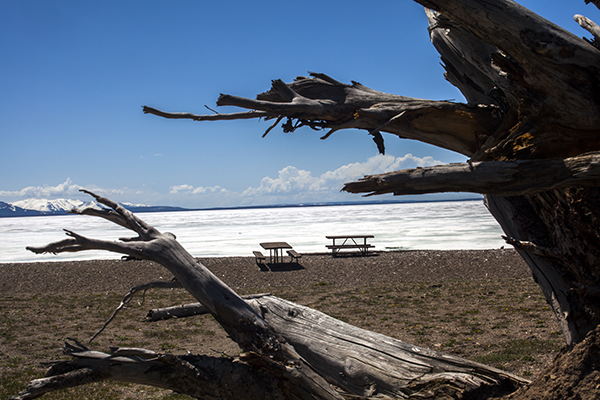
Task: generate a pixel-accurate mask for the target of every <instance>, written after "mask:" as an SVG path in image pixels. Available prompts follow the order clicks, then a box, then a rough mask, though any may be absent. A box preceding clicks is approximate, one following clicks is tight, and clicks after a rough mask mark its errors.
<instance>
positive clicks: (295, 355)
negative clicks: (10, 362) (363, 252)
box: [16, 192, 527, 399]
mask: <svg viewBox="0 0 600 400" xmlns="http://www.w3.org/2000/svg"><path fill="white" fill-rule="evenodd" d="M86 193H89V194H90V195H92V196H94V197H95V198H96V200H97V201H98V202H99V203H101V204H104V205H106V206H108V207H109V208H110V209H104V210H101V211H97V210H96V211H91V210H90V209H89V208H85V209H79V210H75V211H74V212H75V213H78V214H93V215H95V216H100V217H103V218H107V219H110V220H112V221H113V222H115V223H118V224H119V225H121V226H125V227H128V228H129V229H131V230H133V231H135V232H136V233H137V234H138V237H136V238H133V239H121V242H109V241H104V240H95V239H89V238H86V237H84V236H81V235H79V234H75V233H74V232H67V234H68V235H69V236H71V238H70V239H67V240H64V241H60V242H56V243H51V244H48V245H46V246H42V247H28V249H29V250H31V251H34V252H36V253H46V252H52V253H60V252H62V251H82V250H88V249H96V250H98V249H100V250H110V251H116V252H119V253H123V254H127V255H131V256H136V257H138V258H142V259H149V260H152V261H155V262H158V263H160V264H161V265H163V266H164V267H166V268H167V269H169V271H171V273H173V275H174V276H175V277H176V278H177V280H178V282H180V283H181V285H182V286H183V287H184V288H185V289H186V290H187V291H188V292H190V294H192V295H193V296H194V297H195V298H196V299H197V300H198V301H199V302H200V303H201V304H202V305H203V306H204V307H205V308H206V310H207V311H208V312H210V313H211V314H212V315H213V316H214V317H215V319H216V320H217V321H218V322H219V323H220V324H221V326H223V328H224V329H225V331H227V333H228V334H229V335H230V336H231V338H232V339H233V340H235V341H236V342H237V343H238V344H239V346H240V347H241V348H242V350H244V351H245V354H244V355H243V356H241V357H240V358H235V359H229V360H227V362H224V361H222V360H221V361H218V362H217V361H216V359H214V358H210V357H204V356H179V357H174V356H167V355H161V354H155V353H152V352H148V351H146V350H140V349H137V350H127V351H125V350H120V351H116V352H113V353H112V354H106V353H99V352H95V351H90V350H89V349H87V348H85V346H82V345H80V344H79V345H77V346H72V345H69V346H67V352H68V353H69V354H70V355H72V356H73V357H74V358H75V359H74V360H72V361H69V362H61V363H59V364H56V365H55V366H54V367H53V368H51V369H50V371H49V375H48V376H47V377H46V378H43V379H41V380H36V381H33V382H32V384H31V385H30V387H29V388H27V389H26V390H25V391H24V392H23V393H21V395H20V396H19V397H16V398H19V399H30V398H34V397H35V396H37V394H39V393H41V392H43V391H47V390H57V389H59V388H64V387H71V386H74V385H78V384H85V383H87V382H90V381H98V380H102V379H113V380H122V381H125V382H135V383H143V384H148V385H154V386H159V387H164V388H170V389H173V390H177V391H179V392H181V393H186V394H189V395H191V396H194V397H198V398H204V397H206V396H209V395H210V396H213V397H216V398H231V396H233V397H235V396H237V397H239V396H243V393H245V391H247V390H248V389H249V387H250V386H251V385H254V384H255V383H256V382H262V383H261V384H260V386H261V387H262V389H256V390H258V392H257V393H258V394H256V396H257V397H256V398H267V397H268V398H285V399H341V398H345V397H346V398H347V397H348V396H350V397H351V396H363V397H364V398H375V397H378V396H380V395H386V396H390V397H392V398H407V397H409V396H420V397H419V398H427V396H429V398H435V396H436V395H437V394H439V393H445V394H449V393H450V394H452V395H453V396H461V395H463V394H465V393H468V392H474V391H478V390H490V391H499V392H502V393H505V392H510V391H512V390H515V389H516V388H517V387H519V386H521V385H523V384H525V383H527V381H526V380H523V379H522V378H519V377H517V376H514V375H511V374H508V373H505V372H503V371H500V370H497V369H494V368H491V367H488V366H485V365H482V364H478V363H475V362H471V361H468V360H465V359H461V358H458V357H455V356H450V355H446V354H443V353H440V352H436V351H432V350H427V349H424V348H420V347H417V346H413V345H409V344H406V343H403V342H401V341H399V340H396V339H392V338H388V337H386V336H384V335H380V334H375V333H371V332H368V331H365V330H362V329H359V328H356V327H353V326H351V325H349V324H346V323H343V322H341V321H338V320H336V319H334V318H331V317H328V316H326V315H325V314H323V313H320V312H318V311H316V310H312V309H309V308H307V307H303V306H299V305H297V304H294V303H291V302H288V301H286V300H282V299H279V298H276V297H273V296H269V295H261V296H258V297H255V298H249V299H248V300H244V299H242V298H240V297H239V296H238V295H237V294H236V293H235V292H233V291H232V290H231V289H230V288H229V287H227V286H226V285H225V284H224V283H223V282H222V281H220V280H219V279H218V278H217V277H215V276H214V275H213V274H212V273H211V272H210V271H209V270H208V269H206V268H205V267H204V266H203V265H202V264H200V263H199V262H198V261H196V260H195V259H194V258H193V257H192V256H191V255H190V254H189V253H188V252H187V251H185V249H184V248H183V247H181V245H179V244H178V243H177V241H176V239H175V237H174V235H172V234H162V233H160V232H159V231H158V230H157V229H156V228H154V227H152V226H150V225H148V224H146V223H145V222H144V221H142V220H141V219H139V218H138V217H137V216H135V215H134V214H132V213H131V212H129V211H127V210H126V209H124V208H123V207H121V206H120V205H118V204H117V203H115V202H113V201H111V200H109V199H106V198H104V197H100V196H97V195H95V194H93V193H91V192H86ZM149 371H152V373H149ZM207 371H209V372H207ZM245 371H247V373H246V372H245ZM242 373H244V374H245V375H244V376H243V377H240V379H237V380H233V381H232V379H231V376H230V374H242ZM217 378H218V379H217ZM242 378H243V379H242ZM225 383H226V384H227V387H226V388H224V387H222V385H224V384H225ZM330 383H333V385H334V386H331V385H330ZM274 387H277V388H279V390H276V391H273V390H272V389H273V388H274ZM484 388H485V389H484ZM253 395H254V394H253ZM423 396H425V397H423Z"/></svg>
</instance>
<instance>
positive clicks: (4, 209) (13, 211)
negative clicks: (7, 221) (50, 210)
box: [0, 201, 44, 217]
mask: <svg viewBox="0 0 600 400" xmlns="http://www.w3.org/2000/svg"><path fill="white" fill-rule="evenodd" d="M33 215H44V213H43V212H41V211H36V210H26V209H24V208H21V207H17V206H15V205H13V204H9V203H5V202H3V201H0V217H28V216H33Z"/></svg>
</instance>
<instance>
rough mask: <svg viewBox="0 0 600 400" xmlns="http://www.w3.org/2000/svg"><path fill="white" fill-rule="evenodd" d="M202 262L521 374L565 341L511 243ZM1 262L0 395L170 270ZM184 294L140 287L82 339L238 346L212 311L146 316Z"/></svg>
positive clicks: (196, 348)
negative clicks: (1, 383)
mask: <svg viewBox="0 0 600 400" xmlns="http://www.w3.org/2000/svg"><path fill="white" fill-rule="evenodd" d="M200 261H201V262H202V263H203V264H204V265H206V266H207V267H208V268H209V269H210V270H211V271H212V272H213V273H214V274H215V275H217V276H218V277H219V278H221V279H222V280H223V281H224V282H225V283H227V284H228V285H229V286H231V287H232V288H233V289H235V290H236V291H237V292H238V293H239V294H251V293H263V292H270V293H272V294H275V295H278V296H280V297H284V298H287V299H289V300H292V301H294V302H297V303H300V304H303V305H307V306H311V307H313V308H316V309H319V310H321V311H323V312H325V313H327V314H329V315H332V316H334V317H336V318H339V319H341V320H344V321H346V322H349V323H352V324H354V325H356V326H359V327H362V328H366V329H369V330H373V331H377V332H380V333H383V334H386V335H389V336H392V337H396V338H398V339H401V340H403V341H406V342H409V343H414V344H418V345H420V346H423V347H429V348H433V349H436V350H441V351H444V352H447V353H452V354H456V355H459V356H461V357H465V358H469V359H472V360H476V361H479V362H483V363H486V364H489V365H492V366H495V367H498V368H501V369H504V370H507V371H510V372H513V373H516V374H518V375H521V376H524V377H525V378H528V379H533V378H535V377H536V376H537V375H538V374H539V373H540V372H541V371H542V369H543V368H544V366H546V365H547V364H548V363H549V361H550V360H551V359H553V358H554V357H555V356H556V354H557V353H558V352H559V351H560V349H561V347H562V344H563V341H562V334H561V333H560V329H559V328H558V326H557V324H556V322H555V318H554V316H553V314H552V312H551V310H550V309H549V307H548V306H547V304H546V302H545V300H544V298H543V295H542V293H541V292H540V290H539V288H538V286H537V285H536V284H535V283H534V282H533V280H532V278H531V276H530V273H529V271H528V269H527V267H526V265H525V264H524V262H523V261H522V259H521V258H520V257H519V256H518V254H517V253H516V252H515V251H514V250H508V249H498V250H473V251H400V252H380V253H375V254H373V255H371V256H368V257H354V256H340V257H335V258H334V257H332V256H331V255H330V254H306V255H304V256H303V257H302V259H301V260H300V262H299V263H287V262H286V263H283V264H279V265H266V266H258V265H257V264H256V262H255V259H254V258H253V257H226V258H203V259H200ZM0 271H1V273H0V307H1V311H0V313H1V314H0V315H1V316H2V318H1V319H0V364H1V365H2V367H1V368H0V373H1V374H3V375H4V379H5V382H6V381H7V380H10V382H11V384H12V386H11V387H10V388H9V389H6V390H8V391H10V390H12V392H10V393H9V392H1V391H0V397H3V395H5V394H15V390H17V391H18V390H20V389H21V388H22V387H23V386H24V385H25V384H26V382H27V381H28V380H29V379H31V377H39V376H41V375H42V374H43V371H44V369H43V368H41V367H39V363H40V362H41V361H47V360H53V359H59V358H64V356H62V354H61V347H62V343H63V341H64V339H65V338H66V337H74V338H76V339H78V340H81V341H86V340H87V339H89V338H90V337H91V335H93V333H94V332H95V331H96V330H97V329H99V328H100V327H101V326H102V324H103V323H104V321H106V319H107V318H108V317H109V316H110V314H111V313H112V311H113V310H114V308H115V307H116V306H118V304H119V301H120V299H121V297H122V296H123V295H124V294H125V293H126V292H127V291H128V290H129V289H130V288H131V287H133V286H136V285H139V284H142V283H146V282H149V281H155V280H170V279H171V275H170V273H169V272H168V271H167V270H166V269H164V268H163V267H162V266H160V265H157V264H154V263H152V262H147V261H120V260H115V261H106V260H102V261H81V262H43V263H24V264H0ZM187 302H194V299H192V298H191V297H190V296H189V295H188V294H187V293H185V292H184V291H183V290H179V289H170V290H152V291H150V292H149V293H147V294H146V296H145V300H144V303H143V304H141V297H140V298H139V303H138V302H136V303H135V304H132V305H130V306H129V307H128V308H127V309H125V310H124V311H122V312H121V313H120V314H119V315H118V316H117V318H115V320H114V321H113V322H112V324H111V325H110V326H109V327H108V328H107V329H106V330H105V331H104V332H103V333H102V334H101V335H100V336H99V337H98V338H97V339H96V340H95V342H94V343H93V344H92V345H91V348H93V349H95V350H101V351H106V350H108V349H109V347H111V346H134V347H145V348H149V349H153V350H158V351H163V352H170V353H174V354H181V353H184V352H187V351H191V352H192V353H201V354H208V355H218V354H221V353H225V354H230V355H231V354H236V353H237V352H238V351H239V349H238V348H237V346H236V345H235V343H233V342H232V341H231V340H230V339H228V338H227V337H226V335H225V334H224V332H223V330H222V329H221V328H220V326H218V324H216V322H215V321H214V319H213V318H212V317H211V316H206V315H205V316H195V317H191V318H185V319H180V320H171V321H160V322H154V323H148V322H143V317H144V316H145V314H146V312H147V310H149V309H151V308H159V307H166V306H170V305H176V304H183V303H187ZM15 371H17V372H18V373H17V372H15ZM98 390H100V389H98ZM110 390H111V393H112V392H115V391H116V392H117V393H118V394H117V397H116V398H124V397H130V398H162V397H160V395H162V394H161V393H160V392H155V391H148V389H147V388H143V387H136V386H135V385H125V386H123V385H121V386H119V387H116V388H115V387H111V389H110ZM157 393H158V394H157ZM88 394H89V393H88ZM125 394H126V395H125ZM151 396H159V397H151Z"/></svg>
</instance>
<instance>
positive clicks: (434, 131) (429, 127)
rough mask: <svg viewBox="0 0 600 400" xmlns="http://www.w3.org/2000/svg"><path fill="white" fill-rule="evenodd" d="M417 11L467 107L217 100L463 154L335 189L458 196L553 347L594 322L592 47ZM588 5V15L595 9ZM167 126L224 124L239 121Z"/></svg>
mask: <svg viewBox="0 0 600 400" xmlns="http://www.w3.org/2000/svg"><path fill="white" fill-rule="evenodd" d="M416 1H417V2H418V3H420V4H422V5H423V6H425V7H427V9H426V13H427V16H428V18H429V24H430V27H429V32H430V36H431V40H432V42H433V44H434V46H435V47H436V49H437V50H438V52H439V53H440V55H441V58H442V61H443V63H444V65H445V68H446V78H447V79H448V81H450V82H451V83H452V84H454V85H455V86H457V87H458V88H459V89H460V90H461V91H462V93H463V94H464V96H465V97H466V99H467V104H459V103H451V102H446V101H431V100H423V99H414V98H407V97H404V96H398V95H391V94H387V93H382V92H377V91H374V90H371V89H369V88H366V87H364V86H362V85H360V84H358V83H356V82H353V83H352V84H351V85H346V84H343V83H340V82H338V81H336V80H334V79H332V78H330V77H328V76H326V75H323V74H311V75H312V77H311V78H305V77H299V78H297V79H296V80H295V81H294V82H292V83H290V84H287V85H286V84H284V83H283V82H281V81H274V82H273V86H272V88H271V90H269V91H268V92H266V93H263V94H260V95H258V96H257V99H256V100H251V99H245V98H239V97H235V96H230V95H221V97H220V98H219V100H218V102H217V105H230V106H231V105H232V106H239V107H242V108H246V109H249V110H253V111H251V112H252V113H254V116H261V117H265V118H266V119H268V118H273V119H276V122H275V124H274V125H273V126H271V127H270V128H269V129H268V130H267V132H268V131H270V130H271V129H272V128H273V127H274V126H275V125H276V124H277V123H278V122H279V121H281V120H282V119H283V118H287V122H285V123H284V124H283V125H282V126H283V129H284V130H285V131H293V130H295V129H297V128H298V127H301V126H310V127H312V128H322V129H329V132H328V133H327V134H326V135H325V136H324V137H323V138H326V137H328V136H329V135H331V134H332V133H334V132H335V131H337V130H339V129H347V128H357V129H364V130H367V131H368V132H369V134H370V135H372V136H373V139H374V140H375V142H376V143H377V147H378V149H379V150H380V152H383V151H384V141H383V136H382V134H381V133H382V132H386V133H390V134H393V135H397V136H399V137H401V138H408V139H416V140H420V141H423V142H426V143H429V144H433V145H436V146H440V147H443V148H446V149H450V150H454V151H456V152H459V153H461V154H464V155H466V156H468V157H470V158H471V159H470V161H469V163H466V164H464V165H455V166H440V167H438V168H433V169H417V170H408V171H398V172H396V173H394V174H391V175H390V174H386V175H380V176H372V177H367V178H365V179H363V180H361V181H360V182H358V183H351V184H348V185H346V187H345V190H347V191H350V192H355V193H359V192H362V193H370V194H379V193H387V192H392V193H395V194H397V195H402V194H415V193H434V192H444V191H456V192H460V191H471V192H477V193H482V194H485V195H488V196H487V204H488V205H489V208H490V211H491V212H492V214H493V215H494V216H495V217H496V219H497V220H498V221H499V222H500V224H501V225H502V228H503V229H504V230H505V232H506V235H507V237H508V239H509V242H510V243H511V244H513V245H515V247H516V248H517V250H518V251H519V252H520V253H521V254H522V255H523V257H524V258H525V260H526V261H527V263H528V264H529V266H530V267H531V270H532V272H533V275H534V277H535V279H536V280H537V281H538V282H539V284H540V286H541V287H542V290H543V291H544V293H545V294H546V297H547V300H548V302H549V303H550V304H551V305H552V307H553V309H554V311H555V313H556V316H557V317H558V319H559V321H560V322H561V325H562V327H563V331H564V336H565V339H566V342H567V344H572V343H574V342H578V341H580V340H582V339H583V338H584V337H585V335H586V334H587V333H588V332H589V331H591V330H593V329H594V328H595V327H596V326H598V324H599V323H600V306H599V304H600V303H599V301H598V300H599V299H600V297H599V293H600V262H599V260H600V234H599V232H600V220H599V219H598V218H597V217H596V214H597V211H596V210H598V209H599V207H600V192H599V189H598V186H600V180H599V179H598V177H597V171H598V167H597V162H596V157H597V154H595V155H584V154H585V153H589V152H598V151H600V128H599V127H600V50H599V49H598V47H597V38H598V32H599V29H598V26H597V25H596V24H595V23H594V22H593V21H591V20H589V19H587V18H585V17H583V16H581V15H577V16H575V20H576V21H578V22H579V23H580V24H581V26H582V27H584V28H585V29H587V30H589V31H590V32H591V33H592V34H593V35H594V39H593V40H592V41H590V40H585V39H582V38H579V37H577V36H574V35H573V34H571V33H569V32H567V31H565V30H563V29H562V28H560V27H558V26H556V25H554V24H552V23H550V22H549V21H546V20H544V19H543V18H541V17H539V16H537V15H536V14H534V13H532V12H531V11H529V10H527V9H526V8H524V7H521V6H519V5H518V4H516V3H514V2H513V1H510V0H497V1H480V0H444V1H442V0H416ZM594 4H596V5H597V3H596V2H594ZM144 111H145V112H147V113H153V114H156V115H160V116H162V117H167V118H191V119H194V120H199V121H201V120H205V119H230V118H239V117H240V116H242V115H243V116H244V117H245V118H246V117H252V115H251V114H242V113H238V114H229V115H222V114H218V115H210V116H199V115H193V114H185V115H183V114H170V113H165V112H162V111H158V110H156V109H152V108H148V107H145V108H144Z"/></svg>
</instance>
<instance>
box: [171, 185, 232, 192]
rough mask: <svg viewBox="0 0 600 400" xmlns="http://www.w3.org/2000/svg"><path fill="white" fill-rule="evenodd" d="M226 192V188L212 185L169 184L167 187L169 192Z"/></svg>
mask: <svg viewBox="0 0 600 400" xmlns="http://www.w3.org/2000/svg"><path fill="white" fill-rule="evenodd" d="M226 192H228V191H227V190H226V189H224V188H222V187H221V186H212V187H202V186H200V187H197V188H195V187H193V186H192V185H185V184H184V185H176V186H171V187H170V188H169V193H171V194H178V193H187V194H214V193H226Z"/></svg>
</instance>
